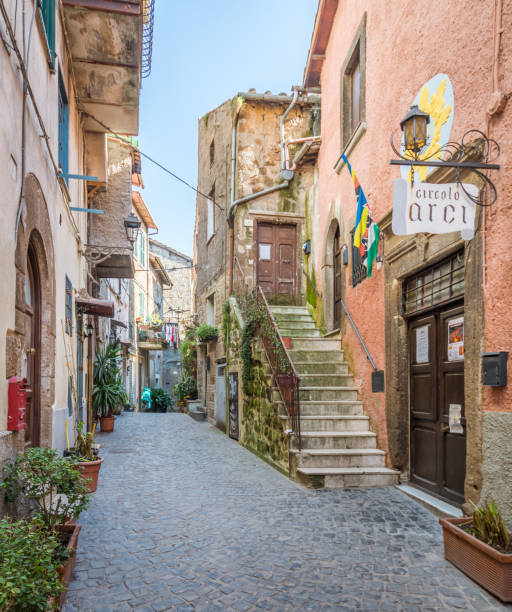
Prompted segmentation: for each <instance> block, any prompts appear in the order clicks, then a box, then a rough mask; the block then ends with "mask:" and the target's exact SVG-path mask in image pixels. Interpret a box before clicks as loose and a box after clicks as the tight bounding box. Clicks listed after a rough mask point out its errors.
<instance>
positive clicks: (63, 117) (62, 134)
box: [58, 70, 69, 183]
mask: <svg viewBox="0 0 512 612" xmlns="http://www.w3.org/2000/svg"><path fill="white" fill-rule="evenodd" d="M58 105H59V109H58V110H59V166H60V169H61V170H62V172H63V173H64V174H67V173H68V170H69V162H68V138H69V105H68V98H67V95H66V89H65V87H64V81H63V80H62V74H61V72H60V70H59V99H58ZM65 181H66V183H68V179H65Z"/></svg>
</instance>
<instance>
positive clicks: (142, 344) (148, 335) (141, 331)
mask: <svg viewBox="0 0 512 612" xmlns="http://www.w3.org/2000/svg"><path fill="white" fill-rule="evenodd" d="M137 337H138V342H137V344H138V347H139V348H140V349H146V350H149V351H165V349H166V348H167V347H168V346H169V343H168V342H167V340H166V338H165V332H163V331H157V330H156V329H154V328H152V327H151V326H149V325H139V326H138V336H137Z"/></svg>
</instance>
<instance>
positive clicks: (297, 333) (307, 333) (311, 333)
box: [279, 327, 321, 340]
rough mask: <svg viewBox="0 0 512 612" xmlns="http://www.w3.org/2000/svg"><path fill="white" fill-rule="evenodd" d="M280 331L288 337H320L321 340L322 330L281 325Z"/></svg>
mask: <svg viewBox="0 0 512 612" xmlns="http://www.w3.org/2000/svg"><path fill="white" fill-rule="evenodd" d="M279 332H280V333H281V336H283V337H286V338H301V339H303V338H308V339H314V338H318V339H319V340H320V339H321V338H320V331H319V330H318V329H294V328H288V327H280V328H279Z"/></svg>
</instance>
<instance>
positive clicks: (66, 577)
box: [53, 524, 82, 610]
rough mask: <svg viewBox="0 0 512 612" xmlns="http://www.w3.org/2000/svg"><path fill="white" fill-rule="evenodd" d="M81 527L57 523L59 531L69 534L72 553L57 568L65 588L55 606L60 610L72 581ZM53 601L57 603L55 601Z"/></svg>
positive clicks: (69, 545) (69, 547) (68, 548)
mask: <svg viewBox="0 0 512 612" xmlns="http://www.w3.org/2000/svg"><path fill="white" fill-rule="evenodd" d="M80 529H82V525H70V524H66V525H57V531H60V532H61V533H65V534H69V536H70V537H69V541H68V543H67V545H66V550H68V551H69V552H71V553H72V554H71V555H70V557H69V558H68V560H67V561H66V563H65V564H64V565H61V567H59V568H58V570H57V571H58V573H59V578H60V580H61V582H62V584H63V585H64V589H65V590H64V591H62V593H61V594H60V597H59V601H58V606H55V608H56V609H58V610H60V608H61V607H62V606H63V605H64V600H65V599H66V589H67V588H68V585H69V583H70V581H71V574H72V573H73V568H74V567H75V560H76V548H77V546H78V534H79V533H80ZM53 603H54V605H55V602H53Z"/></svg>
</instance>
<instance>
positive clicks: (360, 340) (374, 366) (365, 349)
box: [340, 298, 377, 371]
mask: <svg viewBox="0 0 512 612" xmlns="http://www.w3.org/2000/svg"><path fill="white" fill-rule="evenodd" d="M340 302H341V305H342V306H343V310H344V311H345V314H346V315H347V317H348V320H349V321H350V324H351V325H352V328H353V329H354V331H355V332H356V335H357V337H358V338H359V342H360V343H361V345H362V347H363V349H364V352H365V353H366V356H367V357H368V361H369V362H370V363H371V364H372V368H373V369H374V370H375V371H377V366H376V365H375V362H374V361H373V359H372V356H371V355H370V352H369V351H368V349H367V348H366V344H365V343H364V340H363V338H362V337H361V334H360V333H359V330H358V329H357V325H356V324H355V323H354V319H353V318H352V317H351V316H350V312H349V311H348V308H347V305H346V304H345V302H344V301H343V298H340Z"/></svg>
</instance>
